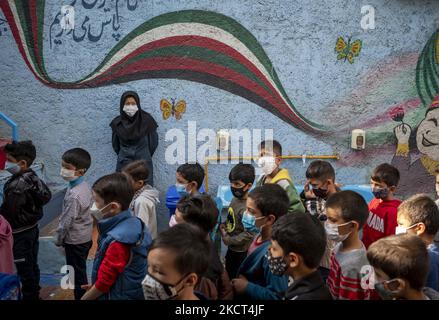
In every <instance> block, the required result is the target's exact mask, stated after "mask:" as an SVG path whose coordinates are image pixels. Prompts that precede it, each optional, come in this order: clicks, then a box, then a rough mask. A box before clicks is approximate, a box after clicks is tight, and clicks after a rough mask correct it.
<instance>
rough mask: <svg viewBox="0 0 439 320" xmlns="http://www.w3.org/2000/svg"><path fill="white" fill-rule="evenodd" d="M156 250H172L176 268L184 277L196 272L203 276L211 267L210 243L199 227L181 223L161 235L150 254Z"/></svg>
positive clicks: (151, 248)
mask: <svg viewBox="0 0 439 320" xmlns="http://www.w3.org/2000/svg"><path fill="white" fill-rule="evenodd" d="M154 249H167V250H172V251H173V253H174V254H173V255H172V256H173V257H174V266H175V268H176V269H177V270H178V272H179V273H180V274H182V275H187V274H189V273H192V272H194V273H196V274H197V275H198V276H201V275H202V274H204V273H205V272H206V270H207V268H208V266H209V257H210V247H209V242H208V241H206V236H205V234H204V233H203V232H202V231H201V230H200V229H199V228H198V227H196V226H194V225H191V224H189V223H180V224H177V225H175V226H173V227H172V228H169V229H168V230H165V231H163V232H161V233H159V235H158V236H157V238H156V239H154V241H153V242H152V244H151V247H150V248H149V252H151V251H152V250H154Z"/></svg>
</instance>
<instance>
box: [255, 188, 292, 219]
mask: <svg viewBox="0 0 439 320" xmlns="http://www.w3.org/2000/svg"><path fill="white" fill-rule="evenodd" d="M248 196H249V198H251V199H252V200H253V201H254V202H255V204H256V207H257V208H258V209H259V211H261V213H262V215H263V216H268V215H270V214H272V215H274V216H275V217H276V220H277V219H279V217H281V216H283V215H285V214H286V213H287V212H288V207H289V205H290V200H289V198H288V195H287V193H286V191H285V190H284V189H283V188H282V187H281V186H279V185H277V184H273V183H268V184H264V185H263V186H260V187H256V188H254V189H253V190H252V191H250V193H249V194H248Z"/></svg>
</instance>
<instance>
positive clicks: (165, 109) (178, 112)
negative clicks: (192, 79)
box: [160, 99, 186, 120]
mask: <svg viewBox="0 0 439 320" xmlns="http://www.w3.org/2000/svg"><path fill="white" fill-rule="evenodd" d="M160 110H161V111H162V115H163V119H164V120H167V119H169V118H170V117H171V116H174V117H175V119H177V120H180V119H181V117H182V115H183V113H185V112H186V101H184V100H180V101H178V102H177V103H175V99H171V102H169V100H167V99H162V100H161V101H160Z"/></svg>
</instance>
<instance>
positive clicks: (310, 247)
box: [271, 212, 326, 268]
mask: <svg viewBox="0 0 439 320" xmlns="http://www.w3.org/2000/svg"><path fill="white" fill-rule="evenodd" d="M271 239H273V240H275V241H277V243H278V244H279V246H280V247H281V248H282V250H283V252H284V255H287V254H288V253H290V252H294V253H296V254H299V255H300V256H301V257H302V258H303V261H304V263H305V265H306V266H307V267H308V268H317V267H318V266H319V264H320V261H321V260H322V257H323V254H324V253H325V249H326V233H325V229H324V228H323V226H322V224H321V222H320V221H319V220H317V219H316V218H315V217H313V216H311V215H310V214H308V213H301V212H296V213H294V214H287V215H284V216H283V217H280V218H279V220H277V221H276V222H275V223H274V225H273V230H272V233H271Z"/></svg>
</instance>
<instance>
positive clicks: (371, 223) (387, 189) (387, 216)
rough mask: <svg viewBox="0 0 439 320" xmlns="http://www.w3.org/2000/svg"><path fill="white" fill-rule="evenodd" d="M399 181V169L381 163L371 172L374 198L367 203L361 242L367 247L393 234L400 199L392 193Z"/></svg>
mask: <svg viewBox="0 0 439 320" xmlns="http://www.w3.org/2000/svg"><path fill="white" fill-rule="evenodd" d="M398 182H399V171H398V169H396V168H395V167H394V166H392V165H390V164H387V163H383V164H380V165H379V166H378V167H376V168H375V170H374V171H373V173H372V176H371V178H370V184H371V187H372V193H373V195H374V196H375V198H374V199H373V200H372V201H371V202H370V203H369V217H368V218H367V222H366V225H365V226H364V230H363V238H362V240H363V243H364V245H365V246H366V248H368V247H369V246H370V245H371V244H372V243H374V242H375V241H377V240H379V239H381V238H384V237H387V236H390V235H393V234H395V228H396V226H397V222H396V217H397V211H398V206H399V205H400V203H401V201H400V200H397V199H394V198H393V194H394V193H395V191H396V187H397V185H398Z"/></svg>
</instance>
